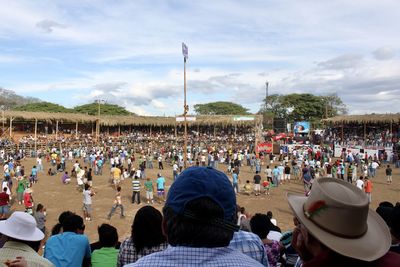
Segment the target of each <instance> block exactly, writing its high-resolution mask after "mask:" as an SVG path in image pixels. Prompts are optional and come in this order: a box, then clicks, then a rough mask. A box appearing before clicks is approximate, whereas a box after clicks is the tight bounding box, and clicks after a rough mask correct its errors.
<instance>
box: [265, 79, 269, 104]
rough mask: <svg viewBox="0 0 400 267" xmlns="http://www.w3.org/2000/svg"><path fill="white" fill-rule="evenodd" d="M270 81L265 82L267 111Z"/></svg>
mask: <svg viewBox="0 0 400 267" xmlns="http://www.w3.org/2000/svg"><path fill="white" fill-rule="evenodd" d="M268 85H269V83H268V81H266V82H265V111H267V107H268Z"/></svg>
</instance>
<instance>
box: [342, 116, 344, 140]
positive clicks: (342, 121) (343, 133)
mask: <svg viewBox="0 0 400 267" xmlns="http://www.w3.org/2000/svg"><path fill="white" fill-rule="evenodd" d="M343 128H344V122H343V121H342V134H341V139H342V143H343V142H344V140H343V137H344V133H343V131H344V130H343Z"/></svg>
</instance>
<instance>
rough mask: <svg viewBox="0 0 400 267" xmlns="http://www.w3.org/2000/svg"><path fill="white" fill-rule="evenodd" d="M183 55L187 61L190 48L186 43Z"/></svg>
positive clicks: (183, 44) (183, 46)
mask: <svg viewBox="0 0 400 267" xmlns="http://www.w3.org/2000/svg"><path fill="white" fill-rule="evenodd" d="M182 55H183V56H184V58H185V59H188V47H187V46H186V45H185V43H182Z"/></svg>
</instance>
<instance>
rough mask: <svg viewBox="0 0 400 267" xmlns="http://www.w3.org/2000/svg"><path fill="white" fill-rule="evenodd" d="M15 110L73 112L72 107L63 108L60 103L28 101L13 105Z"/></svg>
mask: <svg viewBox="0 0 400 267" xmlns="http://www.w3.org/2000/svg"><path fill="white" fill-rule="evenodd" d="M13 110H17V111H32V112H51V113H73V112H74V110H73V109H69V108H65V107H63V106H61V105H58V104H54V103H50V102H39V103H29V104H26V105H23V106H18V107H15V108H14V109H13Z"/></svg>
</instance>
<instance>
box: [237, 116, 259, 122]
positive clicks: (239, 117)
mask: <svg viewBox="0 0 400 267" xmlns="http://www.w3.org/2000/svg"><path fill="white" fill-rule="evenodd" d="M233 120H234V121H254V117H252V116H238V117H233Z"/></svg>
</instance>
